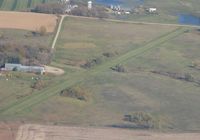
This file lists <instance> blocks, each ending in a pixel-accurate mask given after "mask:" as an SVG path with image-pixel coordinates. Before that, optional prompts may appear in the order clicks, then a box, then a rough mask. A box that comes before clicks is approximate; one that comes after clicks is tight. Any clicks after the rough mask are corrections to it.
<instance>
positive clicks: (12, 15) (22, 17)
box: [0, 11, 57, 32]
mask: <svg viewBox="0 0 200 140" xmlns="http://www.w3.org/2000/svg"><path fill="white" fill-rule="evenodd" d="M56 24H57V17H56V16H55V15H49V14H38V13H30V12H7V11H0V28H8V29H24V30H31V31H36V30H39V28H40V27H41V26H45V27H46V29H47V32H53V31H54V29H55V27H56Z"/></svg>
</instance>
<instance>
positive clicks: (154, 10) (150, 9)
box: [148, 8, 157, 13]
mask: <svg viewBox="0 0 200 140" xmlns="http://www.w3.org/2000/svg"><path fill="white" fill-rule="evenodd" d="M148 11H149V13H155V12H156V11H157V9H156V8H149V9H148Z"/></svg>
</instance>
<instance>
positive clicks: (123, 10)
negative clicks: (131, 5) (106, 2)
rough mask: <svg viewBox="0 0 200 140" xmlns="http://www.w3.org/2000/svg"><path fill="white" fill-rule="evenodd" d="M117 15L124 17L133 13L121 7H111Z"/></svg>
mask: <svg viewBox="0 0 200 140" xmlns="http://www.w3.org/2000/svg"><path fill="white" fill-rule="evenodd" d="M109 8H110V9H111V10H112V11H113V12H114V13H115V14H118V15H122V14H126V15H129V14H130V13H131V11H130V10H126V9H122V8H121V6H120V5H110V7H109Z"/></svg>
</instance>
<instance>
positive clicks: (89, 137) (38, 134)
mask: <svg viewBox="0 0 200 140" xmlns="http://www.w3.org/2000/svg"><path fill="white" fill-rule="evenodd" d="M133 139H134V140H199V139H200V133H176V134H175V133H156V132H150V131H133V130H126V129H115V128H87V127H84V128H82V127H64V126H43V125H31V124H29V125H22V126H21V127H20V128H19V131H18V133H17V137H16V140H133Z"/></svg>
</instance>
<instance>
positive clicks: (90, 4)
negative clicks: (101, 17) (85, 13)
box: [88, 1, 92, 10]
mask: <svg viewBox="0 0 200 140" xmlns="http://www.w3.org/2000/svg"><path fill="white" fill-rule="evenodd" d="M88 9H89V10H90V9H92V1H88Z"/></svg>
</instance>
